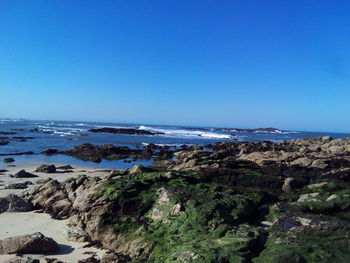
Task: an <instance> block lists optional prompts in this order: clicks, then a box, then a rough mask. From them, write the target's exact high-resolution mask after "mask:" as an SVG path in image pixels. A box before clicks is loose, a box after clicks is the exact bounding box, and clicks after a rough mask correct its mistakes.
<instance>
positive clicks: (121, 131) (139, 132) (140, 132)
mask: <svg viewBox="0 0 350 263" xmlns="http://www.w3.org/2000/svg"><path fill="white" fill-rule="evenodd" d="M89 132H95V133H96V132H103V133H116V134H134V135H159V134H164V133H162V132H150V131H145V130H138V129H115V128H108V127H105V128H101V129H91V130H89Z"/></svg>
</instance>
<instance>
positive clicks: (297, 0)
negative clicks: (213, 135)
mask: <svg viewBox="0 0 350 263" xmlns="http://www.w3.org/2000/svg"><path fill="white" fill-rule="evenodd" d="M349 14H350V1H348V0H344V1H342V0H334V1H329V0H326V1H325V0H293V1H283V0H265V1H261V0H241V1H240V0H235V1H233V0H215V1H214V0H168V1H164V0H143V1H141V0H135V1H131V0H124V1H117V0H115V1H112V0H111V1H105V0H102V1H89V0H83V1H78V0H73V1H72V0H60V1H47V0H45V1H43V0H36V1H28V0H23V1H18V0H1V1H0V117H9V118H29V119H46V120H81V121H112V122H126V123H144V124H181V125H195V126H198V125H201V126H218V127H245V128H253V127H277V128H282V129H293V130H307V131H335V132H337V131H338V132H350V121H349V119H350V64H349V63H350V16H349Z"/></svg>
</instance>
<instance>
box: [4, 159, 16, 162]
mask: <svg viewBox="0 0 350 263" xmlns="http://www.w3.org/2000/svg"><path fill="white" fill-rule="evenodd" d="M14 161H15V159H13V158H4V162H5V163H12V162H14Z"/></svg>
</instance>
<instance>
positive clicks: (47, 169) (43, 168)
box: [35, 164, 56, 173]
mask: <svg viewBox="0 0 350 263" xmlns="http://www.w3.org/2000/svg"><path fill="white" fill-rule="evenodd" d="M35 171H36V172H38V173H55V172H56V166H54V165H53V164H42V165H40V166H39V167H38V168H37V169H36V170H35Z"/></svg>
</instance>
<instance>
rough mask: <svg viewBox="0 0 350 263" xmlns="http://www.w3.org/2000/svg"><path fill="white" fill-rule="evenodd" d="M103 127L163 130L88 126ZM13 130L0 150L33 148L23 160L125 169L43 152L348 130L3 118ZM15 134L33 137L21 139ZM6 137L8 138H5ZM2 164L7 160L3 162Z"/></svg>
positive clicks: (0, 124)
mask: <svg viewBox="0 0 350 263" xmlns="http://www.w3.org/2000/svg"><path fill="white" fill-rule="evenodd" d="M102 127H111V128H133V129H140V130H146V131H151V132H160V133H163V134H160V135H154V136H153V135H129V134H110V133H92V132H89V131H88V130H89V129H98V128H102ZM7 132H12V133H15V134H0V137H7V138H9V143H8V144H7V145H0V154H1V155H4V156H1V157H2V158H6V157H8V156H6V155H5V154H9V153H19V152H27V151H32V152H34V154H33V155H16V156H12V157H13V158H14V159H15V160H16V162H15V163H14V164H20V163H60V164H72V165H81V166H93V167H100V168H109V169H125V168H128V167H130V166H132V165H133V164H134V162H131V163H126V162H124V161H123V160H113V161H108V160H103V161H102V162H101V163H98V164H96V163H92V162H89V161H82V160H79V159H76V158H73V157H70V156H65V155H62V154H57V155H49V156H48V155H44V154H40V153H41V152H42V151H43V150H45V149H47V148H54V149H58V150H68V149H70V148H72V147H73V146H76V145H80V144H83V143H91V144H95V145H102V144H113V145H117V146H128V147H129V148H141V147H144V146H146V145H147V144H149V143H153V144H158V145H169V146H173V147H180V146H181V145H183V144H188V145H206V144H211V143H217V142H235V141H236V142H244V141H247V142H259V141H264V140H270V141H273V142H278V141H283V140H292V139H297V138H310V137H318V136H326V135H329V136H331V137H333V138H345V137H348V136H350V134H348V133H330V132H305V131H280V130H276V131H249V132H248V131H237V130H225V129H222V128H215V127H184V126H169V125H146V124H120V123H104V122H72V121H42V120H40V121H36V120H22V119H19V120H17V119H0V133H7ZM14 137H33V138H32V139H26V140H25V141H22V140H20V139H15V138H14ZM4 140H6V138H4ZM137 163H139V164H142V165H150V164H151V161H149V160H146V161H145V160H137ZM0 165H1V166H6V164H3V163H0Z"/></svg>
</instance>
